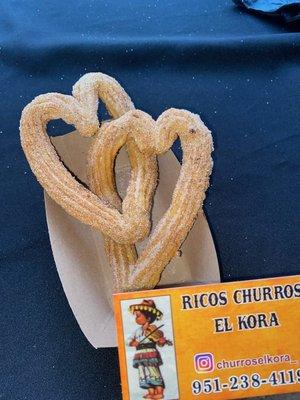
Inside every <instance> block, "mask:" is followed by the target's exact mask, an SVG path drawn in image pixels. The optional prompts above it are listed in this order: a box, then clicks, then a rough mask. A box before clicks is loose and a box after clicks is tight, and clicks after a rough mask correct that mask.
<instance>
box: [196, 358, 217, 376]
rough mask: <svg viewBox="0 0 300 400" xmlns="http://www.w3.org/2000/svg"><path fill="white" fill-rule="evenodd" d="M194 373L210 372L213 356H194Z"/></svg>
mask: <svg viewBox="0 0 300 400" xmlns="http://www.w3.org/2000/svg"><path fill="white" fill-rule="evenodd" d="M194 363H195V371H196V372H198V374H204V373H206V372H212V371H213V370H214V368H215V366H214V356H213V355H212V354H211V353H199V354H195V356H194Z"/></svg>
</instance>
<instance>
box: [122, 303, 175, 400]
mask: <svg viewBox="0 0 300 400" xmlns="http://www.w3.org/2000/svg"><path fill="white" fill-rule="evenodd" d="M129 311H130V312H131V313H132V314H134V316H135V322H136V323H137V324H138V325H139V328H137V329H136V330H135V332H134V333H133V334H132V335H130V336H129V338H128V340H127V345H128V346H132V347H135V348H136V353H135V355H134V359H133V367H134V368H136V369H137V370H138V375H139V386H140V387H141V388H142V389H145V390H147V391H148V393H147V394H146V395H145V396H144V398H146V399H163V398H164V389H165V383H164V379H163V377H162V374H161V370H160V366H161V365H162V364H163V361H162V358H161V355H160V352H159V351H158V349H157V346H159V347H163V346H165V345H172V342H171V341H170V340H167V339H166V338H165V336H164V334H163V332H162V331H161V330H160V328H161V327H162V326H163V325H160V326H157V325H154V324H153V322H154V321H158V320H160V319H161V318H162V316H163V313H162V312H161V311H160V310H158V309H157V307H156V305H155V303H154V301H153V300H143V301H142V303H140V304H134V305H131V306H130V308H129Z"/></svg>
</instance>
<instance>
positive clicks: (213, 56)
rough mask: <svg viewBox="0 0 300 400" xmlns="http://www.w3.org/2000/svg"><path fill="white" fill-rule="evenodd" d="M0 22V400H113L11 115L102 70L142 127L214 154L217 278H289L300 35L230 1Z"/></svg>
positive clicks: (7, 15)
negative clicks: (165, 122)
mask: <svg viewBox="0 0 300 400" xmlns="http://www.w3.org/2000/svg"><path fill="white" fill-rule="evenodd" d="M0 20H1V23H0V36H1V44H0V45H1V47H0V61H1V85H0V99H1V100H0V101H1V108H0V111H1V120H0V142H1V147H0V148H1V152H2V153H1V168H0V175H1V193H0V196H1V208H0V216H1V231H0V235H1V238H0V244H1V248H0V252H1V253H0V257H1V282H0V284H1V319H0V322H1V326H0V329H1V345H0V346H1V350H0V351H1V354H0V397H1V399H5V400H11V399H13V400H15V399H27V400H36V399H41V400H44V399H47V400H48V399H51V400H56V399H57V400H61V399H64V400H83V399H89V400H96V399H97V400H98V399H105V400H109V399H113V400H116V399H120V386H119V375H118V363H117V352H116V350H115V349H106V350H94V349H93V348H92V347H91V346H90V345H89V343H88V342H87V341H86V340H85V338H84V336H83V334H82V333H81V331H80V330H79V328H78V325H77V323H76V320H75V318H74V316H73V315H72V312H71V310H70V308H69V306H68V303H67V301H66V298H65V296H64V293H63V290H62V287H61V284H60V281H59V278H58V275H57V272H56V269H55V264H54V261H53V258H52V254H51V248H50V245H49V238H48V234H47V227H46V223H45V215H44V206H43V196H42V190H41V188H40V186H39V185H38V184H37V182H36V181H35V179H34V177H33V176H32V174H31V172H30V170H29V167H28V165H27V162H26V160H25V158H24V156H23V154H22V151H21V148H20V144H19V132H18V125H19V118H20V113H21V110H22V108H23V107H24V106H25V105H26V104H27V103H28V102H29V101H30V100H31V99H32V98H33V97H34V96H36V95H38V94H41V93H44V92H49V91H58V92H63V93H70V91H71V86H72V84H73V83H74V82H75V81H76V80H77V79H78V78H79V77H80V76H81V75H83V74H84V73H85V72H87V71H102V72H105V73H108V74H110V75H113V76H114V77H116V78H117V79H118V80H119V81H120V82H121V83H122V84H123V85H124V87H125V88H126V90H127V91H128V92H129V93H130V95H131V96H132V99H133V101H134V103H135V104H136V106H137V107H139V108H141V109H142V110H145V111H147V112H149V113H150V114H152V115H153V116H154V117H157V116H158V115H159V114H160V113H161V112H162V111H163V110H165V109H166V108H169V107H184V108H187V109H189V110H191V111H193V112H196V113H200V115H201V117H202V118H203V120H204V121H205V122H206V124H207V125H208V126H209V127H210V129H211V130H212V132H213V136H214V141H215V152H214V155H213V157H214V163H215V165H214V172H213V177H212V185H211V188H210V189H209V192H208V196H207V200H206V203H205V211H206V214H207V217H208V220H209V223H210V226H211V229H212V232H213V234H214V238H215V243H216V246H217V250H218V255H219V259H220V265H221V268H222V276H223V279H224V280H225V281H228V280H236V279H245V278H257V277H265V276H275V275H282V274H297V273H300V263H299V261H300V256H299V223H300V218H299V175H300V174H299V172H300V165H299V151H300V148H299V147H300V146H299V127H300V123H299V117H298V116H299V104H300V102H299V100H300V95H299V34H298V33H296V32H295V29H294V31H292V30H291V31H289V30H288V29H289V28H287V27H283V26H280V25H278V24H277V23H276V22H275V21H270V20H268V19H264V18H263V17H254V16H252V15H249V14H247V13H244V12H243V11H241V10H240V9H238V8H236V7H235V6H234V4H233V3H232V2H231V0H230V1H229V0H228V1H223V0H222V1H221V0H206V1H204V0H203V1H199V0H189V1H186V2H183V1H179V0H168V1H155V0H153V1H147V2H146V1H142V0H136V1H135V0H132V1H125V0H124V1H120V0H112V1H106V2H105V1H97V0H90V1H83V0H79V1H77V2H70V1H65V2H64V1H58V0H53V1H51V2H40V1H30V0H27V1H2V2H1V4H0ZM52 125H53V126H54V127H52V131H53V132H55V131H56V132H57V131H59V130H62V129H64V130H65V131H66V130H68V129H70V128H69V127H65V126H64V127H59V126H57V125H55V124H52ZM177 154H178V152H177Z"/></svg>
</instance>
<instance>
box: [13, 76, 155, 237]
mask: <svg viewBox="0 0 300 400" xmlns="http://www.w3.org/2000/svg"><path fill="white" fill-rule="evenodd" d="M98 98H100V99H101V100H102V101H103V102H104V104H105V105H106V107H107V109H108V111H109V113H110V114H111V115H112V117H113V118H116V117H119V116H120V115H122V114H124V112H126V111H128V110H131V109H133V108H134V106H133V104H132V102H131V100H130V98H129V96H128V95H127V94H126V92H125V91H124V89H123V88H122V87H121V86H120V85H119V84H118V82H117V81H115V80H114V79H113V78H111V77H109V76H107V75H104V74H100V73H92V74H87V75H85V76H84V77H82V78H81V79H80V80H79V81H78V82H77V83H76V85H75V86H74V88H73V96H67V95H63V94H59V93H48V94H45V95H41V96H38V97H36V98H35V99H34V100H33V101H32V102H31V103H30V104H28V105H27V106H26V107H25V109H24V110H23V112H22V117H21V122H20V132H21V143H22V147H23V150H24V152H25V155H26V157H27V160H28V162H29V164H30V167H31V169H32V171H33V172H34V174H35V175H36V177H37V179H38V181H39V182H40V183H41V185H42V186H43V188H44V189H45V190H46V192H47V193H48V194H49V196H50V197H51V198H52V199H53V200H55V201H56V202H57V203H58V204H60V205H61V206H62V207H63V208H64V209H65V211H66V212H68V213H69V214H70V215H72V216H73V217H75V218H77V219H79V220H80V221H81V222H83V223H85V224H87V225H90V226H92V227H93V228H95V229H97V230H99V231H101V232H104V233H105V234H106V235H107V236H109V237H111V238H113V239H114V240H116V241H117V242H119V243H135V242H136V241H137V240H139V239H141V238H144V237H145V236H146V235H147V234H148V232H149V229H150V215H149V213H148V212H144V210H143V209H142V208H141V207H137V208H135V207H134V206H135V204H136V203H135V204H133V205H132V207H131V208H130V207H129V208H128V213H126V212H123V213H122V214H121V213H120V212H119V211H118V210H117V209H116V207H114V206H113V205H111V204H110V203H109V202H108V201H107V200H106V199H105V197H101V196H97V195H95V194H94V193H92V192H91V191H90V190H88V189H87V188H85V187H84V186H83V185H82V184H81V183H80V182H78V181H77V180H76V179H75V178H74V177H73V176H72V174H71V173H70V172H69V171H68V170H67V169H66V167H65V166H64V165H63V163H62V162H61V161H60V159H59V156H58V155H57V153H56V151H55V148H54V146H53V145H52V143H51V140H50V138H49V136H48V135H47V131H46V126H47V123H48V122H49V121H50V120H53V119H58V118H61V119H63V120H64V121H65V122H66V123H68V124H72V125H74V126H75V128H76V129H77V130H78V131H79V133H80V134H81V135H83V136H93V135H95V134H96V133H97V132H98V130H99V121H98V117H97V108H98ZM128 203H129V205H130V204H131V203H130V199H129V200H128Z"/></svg>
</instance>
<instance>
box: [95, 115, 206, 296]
mask: <svg viewBox="0 0 300 400" xmlns="http://www.w3.org/2000/svg"><path fill="white" fill-rule="evenodd" d="M177 137H179V138H180V140H181V146H182V150H183V160H182V167H181V172H180V175H179V178H178V182H177V184H176V187H175V189H174V192H173V196H172V201H171V204H170V207H169V209H168V210H167V211H166V213H165V214H164V216H163V217H162V219H161V220H160V222H159V223H158V225H157V227H156V228H155V230H154V231H153V233H152V234H151V235H150V237H149V242H148V244H147V245H146V247H145V248H144V250H143V251H142V252H141V254H140V255H139V256H138V255H137V253H136V249H135V247H134V246H133V245H126V244H124V245H120V244H119V243H116V242H115V241H113V240H111V239H110V238H107V237H106V238H105V248H106V252H107V256H108V258H109V261H110V264H111V266H112V269H113V275H114V283H115V290H116V291H129V290H136V289H149V288H153V287H155V286H156V284H157V283H158V282H159V280H160V276H161V273H162V272H163V270H164V268H165V267H166V265H167V264H168V263H169V262H170V260H171V259H172V258H173V257H174V255H175V254H176V252H177V251H178V249H179V248H180V246H181V245H182V243H183V241H184V239H185V238H186V236H187V234H188V232H189V230H190V229H191V227H192V225H193V223H194V220H195V219H196V217H197V214H198V211H199V209H200V208H201V206H202V203H203V200H204V198H205V191H206V189H207V186H208V181H209V176H210V173H211V169H212V159H211V152H212V149H213V144H212V137H211V134H210V132H209V130H208V129H207V128H206V126H205V125H204V124H203V122H202V121H201V119H200V117H199V116H198V115H195V114H192V113H190V112H188V111H185V110H176V109H170V110H167V111H165V112H164V113H163V114H162V115H161V116H160V117H159V118H158V120H157V121H154V120H153V119H152V118H151V117H150V116H149V115H148V114H146V113H144V112H142V111H139V110H133V111H129V112H127V113H126V114H124V115H123V116H122V117H120V118H118V119H116V120H114V121H112V122H110V123H109V124H105V125H103V127H101V128H100V131H99V134H98V136H97V138H96V139H95V142H94V144H93V147H92V149H91V151H90V155H89V160H88V171H89V173H88V175H89V183H90V187H91V189H92V190H93V191H94V192H95V193H97V194H98V195H101V196H102V195H104V196H105V197H106V198H107V199H109V201H110V202H112V203H113V204H116V205H118V207H122V210H124V211H126V208H127V204H126V201H123V203H122V204H121V202H120V199H119V198H118V196H117V193H116V187H115V183H114V169H113V165H114V160H115V157H116V154H117V152H118V150H119V149H120V147H122V146H123V145H124V144H125V143H129V144H130V145H131V146H135V154H136V155H137V156H136V157H140V165H138V163H134V162H132V159H131V156H130V154H131V152H129V157H130V161H131V165H132V168H133V171H134V172H133V173H134V174H136V173H138V170H139V169H140V173H142V168H143V167H144V166H145V165H146V162H147V158H148V162H149V161H150V160H151V159H152V157H156V156H157V155H159V154H162V153H164V152H166V151H168V150H169V149H170V147H171V146H172V144H173V142H174V141H175V139H176V138H177ZM132 153H133V152H132ZM145 157H146V159H145ZM141 160H143V162H141ZM155 165H156V164H154V163H153V164H152V166H153V167H154V166H155ZM155 176H156V175H155V171H154V170H153V180H152V182H151V181H150V183H149V181H148V182H147V181H143V180H141V181H139V185H138V186H136V187H135V191H134V192H135V194H136V196H137V197H138V198H139V201H138V203H139V204H142V203H141V199H143V200H144V203H143V206H144V207H145V209H147V210H148V209H149V207H151V199H152V195H153V188H154V187H155V181H154V177H155ZM147 189H148V190H147Z"/></svg>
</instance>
